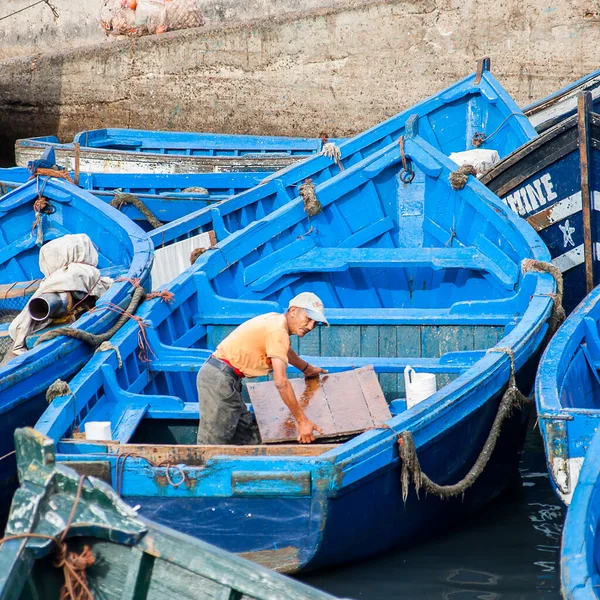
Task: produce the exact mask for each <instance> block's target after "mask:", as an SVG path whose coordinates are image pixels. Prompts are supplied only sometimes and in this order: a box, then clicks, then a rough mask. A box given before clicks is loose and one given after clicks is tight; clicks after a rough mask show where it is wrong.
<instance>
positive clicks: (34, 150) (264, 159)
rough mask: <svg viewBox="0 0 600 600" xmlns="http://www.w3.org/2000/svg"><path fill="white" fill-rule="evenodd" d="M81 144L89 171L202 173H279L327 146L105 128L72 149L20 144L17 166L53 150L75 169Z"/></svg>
mask: <svg viewBox="0 0 600 600" xmlns="http://www.w3.org/2000/svg"><path fill="white" fill-rule="evenodd" d="M340 141H341V140H338V139H333V140H331V142H333V143H339V142H340ZM75 144H79V150H78V155H79V161H80V165H81V167H82V169H83V170H84V171H85V170H90V171H110V172H116V173H141V172H144V173H166V172H170V173H198V172H211V171H216V172H222V171H263V172H265V171H267V172H269V171H276V170H277V169H279V168H281V167H283V166H285V165H289V164H291V163H294V162H296V161H298V160H300V159H302V158H305V157H306V156H310V155H314V154H317V153H319V152H320V151H321V150H322V148H323V144H324V141H323V139H322V138H291V137H283V136H252V135H225V134H215V133H188V132H177V131H146V130H135V129H100V130H94V131H83V132H81V133H79V134H77V135H76V136H75V138H74V139H73V142H71V143H66V144H61V143H59V141H58V139H57V138H56V137H54V136H43V137H35V138H27V139H21V140H17V141H16V143H15V157H16V162H17V164H18V165H19V166H26V165H27V162H28V161H30V160H32V159H38V158H40V156H41V155H42V154H43V153H44V152H45V151H46V150H47V149H48V148H53V149H54V151H55V153H56V161H57V164H58V165H60V166H63V167H67V168H70V169H73V168H75V160H76V156H75V155H76V153H75Z"/></svg>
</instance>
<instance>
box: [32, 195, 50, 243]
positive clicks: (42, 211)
mask: <svg viewBox="0 0 600 600" xmlns="http://www.w3.org/2000/svg"><path fill="white" fill-rule="evenodd" d="M33 211H34V212H35V219H34V221H33V223H32V225H31V231H32V233H33V231H34V230H35V229H37V233H36V236H35V243H36V245H37V246H42V245H43V243H44V227H43V225H42V215H51V214H52V213H53V212H55V211H56V208H54V206H52V203H51V202H50V200H48V198H46V197H45V196H42V195H41V193H39V192H38V197H37V200H35V201H34V203H33Z"/></svg>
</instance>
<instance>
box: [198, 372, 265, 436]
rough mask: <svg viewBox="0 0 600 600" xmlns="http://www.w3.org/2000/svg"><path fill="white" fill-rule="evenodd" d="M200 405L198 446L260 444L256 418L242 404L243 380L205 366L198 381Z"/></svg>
mask: <svg viewBox="0 0 600 600" xmlns="http://www.w3.org/2000/svg"><path fill="white" fill-rule="evenodd" d="M196 387H197V388H198V400H199V402H200V427H199V428H198V444H201V445H225V444H233V445H246V444H260V442H261V440H260V433H259V431H258V425H257V424H256V420H255V418H254V415H253V414H251V413H250V411H249V410H248V408H247V407H246V404H245V403H244V401H243V400H242V380H241V379H240V378H239V377H236V376H235V375H230V374H229V373H224V372H223V371H220V370H219V369H217V368H216V367H214V366H213V365H210V364H206V363H205V364H204V365H202V367H201V368H200V371H198V377H197V379H196Z"/></svg>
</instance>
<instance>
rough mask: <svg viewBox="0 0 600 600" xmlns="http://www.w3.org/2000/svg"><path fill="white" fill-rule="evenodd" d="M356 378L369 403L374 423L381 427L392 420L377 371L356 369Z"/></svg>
mask: <svg viewBox="0 0 600 600" xmlns="http://www.w3.org/2000/svg"><path fill="white" fill-rule="evenodd" d="M355 373H356V378H357V379H358V383H359V384H360V387H361V389H362V393H363V396H364V397H365V400H366V401H367V407H368V409H369V413H370V414H371V420H372V421H373V423H375V424H378V425H381V424H382V423H385V422H386V421H387V420H388V419H389V418H390V410H389V408H388V405H387V403H386V401H385V397H384V396H383V392H382V391H381V386H380V385H379V381H378V379H377V375H376V374H375V371H371V370H367V369H356V372H355Z"/></svg>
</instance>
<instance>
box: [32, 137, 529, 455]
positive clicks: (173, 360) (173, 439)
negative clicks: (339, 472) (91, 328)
mask: <svg viewBox="0 0 600 600" xmlns="http://www.w3.org/2000/svg"><path fill="white" fill-rule="evenodd" d="M406 152H407V155H408V156H409V157H410V160H411V161H412V166H411V168H412V169H414V179H413V180H412V182H411V183H404V182H403V181H402V180H401V179H400V174H401V170H402V159H401V157H400V153H399V149H398V144H396V143H393V144H391V145H390V146H388V147H387V148H384V149H383V150H381V151H380V152H379V153H375V154H374V155H373V157H372V159H371V160H370V161H368V164H366V165H365V164H362V165H361V166H360V167H351V168H348V169H346V170H344V171H343V173H341V174H340V175H338V176H336V177H334V178H332V179H331V180H330V181H328V182H326V183H324V184H322V185H320V186H317V187H316V190H315V191H316V196H317V198H318V199H319V201H320V203H321V206H322V210H321V212H320V213H319V214H316V215H314V216H312V217H311V216H308V214H307V213H306V212H305V207H304V204H303V202H302V201H301V200H300V199H296V200H293V201H290V202H288V203H286V204H285V205H284V206H282V207H281V208H279V209H277V210H275V211H274V212H273V213H272V214H270V215H267V216H265V217H264V218H263V219H260V220H258V221H257V222H255V223H252V224H251V225H249V226H248V227H247V228H245V229H244V230H242V231H241V232H239V233H238V234H235V235H233V236H231V237H230V238H229V239H228V240H226V241H225V242H223V243H222V244H217V246H216V248H214V249H213V250H212V251H209V252H206V253H204V254H203V255H202V256H201V257H200V258H199V259H198V261H197V263H196V264H195V265H194V266H193V267H191V269H190V270H188V271H187V272H186V273H184V274H183V275H182V276H180V277H179V278H178V279H176V280H175V281H174V282H173V283H172V284H171V285H170V287H169V289H170V290H171V292H173V293H174V295H175V297H174V300H173V301H172V302H159V301H153V304H149V305H148V306H147V307H146V309H145V311H146V312H142V313H141V314H142V315H143V318H144V320H145V321H146V322H148V326H147V327H144V332H143V335H142V337H143V338H144V343H143V344H142V345H143V348H142V349H140V347H139V344H138V342H139V335H140V331H139V329H138V326H137V324H131V326H129V325H128V326H126V327H125V328H124V329H123V330H122V332H120V333H119V334H117V336H116V338H115V344H118V347H119V358H117V357H116V355H115V353H112V352H111V353H106V354H105V355H103V356H102V357H97V358H94V359H93V360H92V361H91V362H90V363H89V364H88V365H87V366H86V367H85V368H84V369H83V371H82V372H81V373H80V375H79V376H78V378H77V384H76V385H75V386H74V389H76V391H75V393H74V395H71V396H67V397H64V398H61V399H57V400H55V402H54V403H53V405H52V406H51V407H49V409H48V410H47V411H46V413H45V414H44V416H43V417H42V419H41V420H40V422H39V423H38V425H37V428H38V429H39V430H40V431H42V432H43V433H45V434H47V435H50V436H51V437H53V438H54V439H57V440H58V439H61V438H62V440H63V441H62V442H61V444H65V445H64V446H62V445H61V446H59V450H60V451H61V452H67V453H77V452H93V451H94V444H93V443H90V444H88V443H84V442H81V441H78V440H77V436H78V435H80V434H78V432H79V431H80V430H81V428H82V426H83V425H84V424H85V422H86V421H110V422H111V429H112V432H113V434H112V436H113V440H114V441H113V442H109V443H106V444H105V445H106V446H107V447H110V448H111V449H109V451H110V452H115V453H119V452H125V451H126V450H124V448H128V450H127V451H130V450H131V447H132V446H131V445H133V447H135V448H136V449H135V450H131V451H135V452H137V451H138V450H140V451H141V449H142V446H143V447H145V448H147V449H148V448H152V447H153V446H155V445H160V444H169V445H176V446H178V447H179V448H180V449H179V450H174V452H179V453H182V454H179V455H178V456H179V457H180V458H181V457H182V456H184V455H185V456H186V457H187V459H186V460H188V461H189V460H194V459H193V456H196V460H201V457H202V456H204V454H203V453H204V452H210V449H207V448H202V447H195V449H193V448H191V446H192V445H194V444H195V439H196V432H197V426H198V414H199V408H198V402H197V392H196V384H195V379H196V374H197V371H198V369H199V368H200V366H201V365H202V364H203V363H204V361H205V360H206V358H207V357H208V356H209V354H210V353H211V351H212V350H213V349H214V348H215V347H216V345H217V344H218V343H219V342H220V340H221V339H223V338H224V337H225V336H226V335H227V334H228V333H229V331H231V330H232V329H233V328H234V327H235V326H236V325H238V324H240V323H242V322H244V321H245V320H247V319H248V318H251V317H253V316H256V315H259V314H263V313H266V312H271V311H277V312H282V311H284V310H285V309H286V307H287V303H288V301H289V299H290V298H291V297H292V296H294V295H295V294H297V293H299V292H302V291H313V292H315V293H316V294H318V295H319V296H320V297H321V299H322V300H323V302H324V304H325V306H326V314H327V317H328V320H329V322H330V324H331V327H329V328H326V327H323V326H319V327H317V328H315V330H314V331H312V332H311V333H310V334H308V335H307V336H306V337H305V338H303V339H297V338H295V337H293V338H292V340H293V347H294V349H295V350H296V351H297V352H299V353H300V354H301V355H302V356H305V357H307V359H308V360H310V361H311V362H313V363H314V364H318V365H319V366H322V367H324V368H327V369H329V370H330V371H334V370H335V371H342V370H348V369H352V368H354V367H358V366H364V365H373V366H374V369H375V371H376V372H377V373H378V376H379V380H380V383H381V386H382V389H383V391H384V394H385V397H386V399H387V401H388V402H389V404H390V409H391V412H392V414H399V413H400V412H403V411H404V410H406V403H405V399H404V396H405V390H404V378H403V371H404V369H405V367H406V366H408V365H410V366H412V367H413V368H415V369H416V370H417V371H427V372H432V373H435V374H436V379H437V385H438V390H440V391H442V392H443V390H444V389H445V388H448V387H451V386H452V382H453V381H454V380H455V379H456V378H457V377H459V376H461V375H462V374H464V373H466V372H467V371H468V370H469V369H470V368H471V367H472V366H473V365H475V363H476V362H477V361H479V360H480V359H481V358H483V357H484V356H485V353H486V350H487V349H488V348H490V347H493V346H495V345H497V344H498V342H499V341H500V340H501V338H503V337H504V335H505V334H506V333H508V332H509V331H510V330H511V329H512V328H513V327H514V326H515V324H516V323H517V322H518V320H519V318H520V316H521V315H523V314H524V312H525V310H526V309H527V306H528V305H529V302H530V297H531V295H532V294H533V293H534V288H533V287H532V286H534V285H535V284H534V280H535V278H534V276H528V275H521V271H520V264H519V263H520V259H521V258H522V257H525V256H530V255H531V247H530V246H529V245H528V241H527V240H526V239H525V237H524V236H523V234H522V232H521V230H520V229H519V228H518V227H516V226H515V225H514V224H513V223H512V220H515V221H516V217H514V216H510V218H509V217H507V216H506V212H505V209H504V208H503V206H502V205H501V203H499V201H498V200H497V199H495V197H494V196H493V195H492V194H491V193H489V192H488V191H487V190H486V189H485V188H484V187H483V186H481V185H480V184H479V183H478V182H473V183H472V184H469V185H467V187H466V188H465V189H463V190H458V191H456V190H453V189H452V188H451V186H450V185H449V182H448V177H449V174H450V171H451V170H452V169H453V168H454V167H453V166H452V163H451V162H450V161H448V160H447V159H445V158H444V157H441V156H440V155H439V154H438V155H436V156H437V158H434V157H433V156H432V152H433V153H434V154H435V151H433V150H432V149H431V147H430V146H428V145H427V144H426V143H425V142H423V141H422V140H419V139H418V138H415V139H410V140H407V141H406ZM224 206H225V205H224ZM143 310H144V309H143ZM500 345H501V344H500ZM118 360H120V361H121V363H122V366H121V367H120V368H117V367H118V364H117V361H118ZM299 375H300V374H299V373H296V374H295V375H292V374H291V376H299ZM440 391H438V394H439V393H440ZM435 398H436V395H434V396H433V397H431V398H430V400H431V401H432V402H433V401H435ZM427 402H429V400H428V401H427ZM103 444H104V443H103ZM319 447H320V445H318V444H317V445H316V446H314V448H319ZM61 448H62V449H61ZM75 448H78V449H77V450H76V449H75ZM234 448H236V449H235V450H231V452H233V453H237V454H250V455H252V454H253V453H258V454H261V453H265V452H268V453H272V452H273V453H277V452H282V451H283V450H281V448H282V447H281V446H274V447H269V448H268V449H266V448H264V447H262V446H261V447H254V446H253V447H239V448H237V447H234ZM259 448H260V449H259ZM290 448H302V447H301V446H293V445H292V446H290ZM148 451H150V450H148ZM156 451H157V450H156V448H155V449H154V450H152V452H156ZM229 451H230V450H229V449H227V450H226V451H225V452H229ZM290 451H292V452H295V450H290ZM298 451H299V452H305V450H298ZM311 451H312V450H311ZM160 452H168V450H167V449H161V450H160ZM219 452H220V453H221V454H222V453H223V452H221V449H219ZM184 462H185V461H184Z"/></svg>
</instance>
